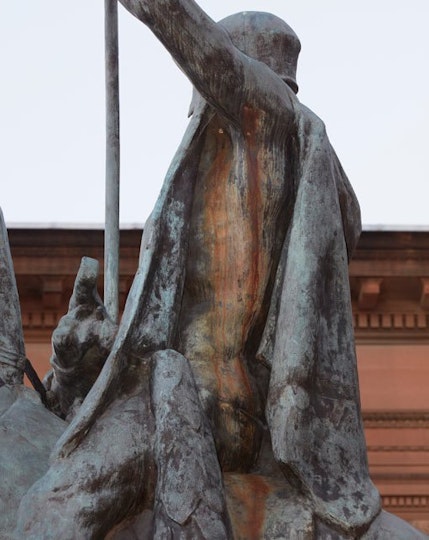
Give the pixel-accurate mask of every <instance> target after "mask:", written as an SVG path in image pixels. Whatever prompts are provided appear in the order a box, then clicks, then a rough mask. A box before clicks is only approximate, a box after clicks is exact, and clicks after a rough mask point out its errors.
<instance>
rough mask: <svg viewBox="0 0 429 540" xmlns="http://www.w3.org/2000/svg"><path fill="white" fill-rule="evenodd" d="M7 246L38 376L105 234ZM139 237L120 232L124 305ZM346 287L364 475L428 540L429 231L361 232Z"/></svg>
mask: <svg viewBox="0 0 429 540" xmlns="http://www.w3.org/2000/svg"><path fill="white" fill-rule="evenodd" d="M9 239H10V244H11V250H12V256H13V260H14V265H15V273H16V276H17V283H18V289H19V293H20V299H21V309H22V320H23V327H24V334H25V339H26V349H27V356H28V357H29V358H30V360H31V362H32V363H33V365H34V366H35V367H36V369H37V371H38V372H39V375H40V376H41V377H43V375H44V373H45V372H46V371H47V370H48V369H49V357H50V354H51V353H50V336H51V334H52V331H53V329H54V328H55V326H56V324H57V322H58V320H59V318H60V317H61V316H62V315H63V314H64V313H66V311H67V305H68V300H69V298H70V295H71V292H72V288H73V282H74V278H75V275H76V272H77V270H78V267H79V264H80V259H81V257H82V256H84V255H85V256H90V257H94V258H96V259H98V260H99V261H100V263H101V261H102V260H103V231H102V230H99V229H91V228H86V229H83V228H81V229H78V228H76V229H70V228H69V229H56V228H31V229H30V228H22V227H12V228H10V229H9ZM140 239H141V229H137V228H136V229H124V230H122V231H121V252H120V261H121V263H120V274H121V275H120V294H121V299H120V301H121V305H122V306H123V304H124V302H125V298H126V295H127V292H128V290H129V288H130V286H131V283H132V279H133V276H134V273H135V271H136V269H137V264H138V251H139V244H140ZM101 266H102V263H101ZM101 271H102V269H101ZM350 286H351V292H352V304H353V315H354V324H355V334H356V347H357V356H358V369H359V377H360V390H361V400H362V410H363V417H364V424H365V432H366V439H367V446H368V456H369V463H370V470H371V474H372V477H373V480H374V481H375V483H376V485H377V487H378V488H379V490H380V492H381V495H382V497H383V505H384V507H385V509H386V510H388V511H390V512H393V513H395V514H396V515H398V516H400V517H402V518H404V519H406V520H408V521H410V522H411V523H413V524H414V525H415V526H417V527H419V528H420V529H421V530H424V531H425V532H428V533H429V232H427V231H426V232H425V231H408V232H407V231H399V230H398V231H376V230H374V231H370V230H368V231H364V232H363V234H362V236H361V239H360V242H359V244H358V248H357V250H356V252H355V255H354V258H353V260H352V262H351V264H350ZM102 289H103V287H102V283H100V287H99V290H100V292H102Z"/></svg>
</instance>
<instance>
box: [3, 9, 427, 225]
mask: <svg viewBox="0 0 429 540" xmlns="http://www.w3.org/2000/svg"><path fill="white" fill-rule="evenodd" d="M153 1H155V0H153ZM199 4H200V5H201V7H202V8H203V9H205V10H206V11H207V13H208V14H209V15H210V16H211V17H213V18H214V19H215V20H218V19H220V18H223V17H225V16H226V15H229V14H231V13H234V12H237V11H242V10H262V11H270V12H272V13H275V14H276V15H278V16H280V17H282V18H283V19H284V20H285V21H286V22H287V23H288V24H290V26H292V28H293V29H294V30H295V32H296V33H297V34H298V36H299V37H300V40H301V43H302V52H301V56H300V61H299V65H298V83H299V85H300V92H299V94H298V97H299V98H300V100H301V101H302V102H303V103H305V104H306V105H307V106H308V107H310V108H311V109H312V110H313V111H314V112H315V113H316V114H318V115H319V116H320V117H321V118H322V119H323V120H324V122H325V124H326V126H327V130H328V135H329V137H330V139H331V141H332V143H333V146H334V148H335V150H336V152H337V154H338V156H339V158H340V160H341V162H342V164H343V167H344V169H345V171H346V173H347V174H348V176H349V178H350V181H351V183H352V185H353V187H354V189H355V191H356V193H357V195H358V198H359V201H360V204H361V210H362V217H363V222H364V224H365V225H384V226H389V225H405V226H414V225H418V226H422V225H423V226H427V225H429V210H428V202H427V201H428V194H429V188H428V182H429V165H428V159H427V156H428V154H429V149H428V147H429V134H428V126H429V70H428V68H427V65H428V52H429V32H428V31H427V25H428V20H429V1H428V0H407V1H399V0H359V1H358V0H354V1H352V0H228V1H227V2H221V1H220V0H200V2H199ZM103 9H104V2H103V1H102V0H75V1H73V2H68V3H66V2H58V0H43V1H41V0H21V1H19V2H16V1H15V2H11V1H6V0H0V65H1V69H2V82H1V87H0V97H1V99H0V195H1V196H0V206H1V207H2V209H3V213H4V215H5V219H6V221H7V222H8V223H10V224H11V223H17V222H19V223H22V222H31V223H89V224H90V223H102V222H103V221H104V37H103V24H104V23H103V16H104V14H103ZM120 68H121V74H120V77H121V81H120V84H121V221H122V222H123V223H127V224H129V223H143V222H144V221H145V219H146V218H147V216H148V214H149V212H150V210H151V208H152V206H153V204H154V201H155V200H156V197H157V194H158V192H159V189H160V186H161V184H162V181H163V178H164V175H165V172H166V170H167V168H168V166H169V163H170V160H171V158H172V157H173V155H174V152H175V150H176V147H177V145H178V144H179V142H180V139H181V137H182V135H183V133H184V131H185V128H186V125H187V122H188V120H187V110H188V105H189V100H190V94H191V90H190V88H191V87H190V84H189V82H188V81H187V80H186V78H185V77H184V75H183V74H182V73H181V72H180V71H179V69H178V68H177V67H176V66H175V64H174V63H173V61H172V60H171V58H170V56H169V54H168V53H167V52H165V51H164V50H163V48H162V46H161V45H160V44H159V43H158V42H157V40H156V39H155V37H154V36H153V35H152V34H151V33H150V32H149V31H148V29H147V28H145V27H144V25H143V24H142V23H140V22H139V21H137V20H136V19H133V17H132V16H131V15H130V14H129V13H127V12H126V11H125V10H124V9H123V8H122V7H120Z"/></svg>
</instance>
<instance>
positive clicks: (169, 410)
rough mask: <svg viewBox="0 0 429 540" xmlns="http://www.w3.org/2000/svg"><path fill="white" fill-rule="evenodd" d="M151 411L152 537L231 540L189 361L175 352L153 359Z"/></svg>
mask: <svg viewBox="0 0 429 540" xmlns="http://www.w3.org/2000/svg"><path fill="white" fill-rule="evenodd" d="M152 407H153V413H154V416H155V422H156V436H155V460H156V463H157V466H158V482H157V488H156V503H155V508H154V532H153V535H154V536H153V537H154V538H156V539H164V538H169V539H170V538H171V539H174V538H181V539H182V538H183V539H185V538H186V539H187V538H189V539H192V540H197V539H207V540H208V539H210V540H221V539H222V540H223V539H226V538H231V537H232V535H231V532H230V531H231V529H230V523H229V517H228V514H227V509H226V502H225V495H224V488H223V481H222V475H221V471H220V466H219V461H218V459H217V455H216V448H215V444H214V439H213V435H212V432H211V429H210V425H209V421H208V419H207V417H206V414H205V413H204V411H203V409H202V407H201V403H200V400H199V396H198V391H197V387H196V384H195V381H194V377H193V375H192V372H191V368H190V366H189V363H188V361H187V360H186V359H185V358H184V357H183V356H182V355H181V354H179V353H177V352H175V351H172V350H167V351H161V352H158V353H155V354H154V356H153V372H152Z"/></svg>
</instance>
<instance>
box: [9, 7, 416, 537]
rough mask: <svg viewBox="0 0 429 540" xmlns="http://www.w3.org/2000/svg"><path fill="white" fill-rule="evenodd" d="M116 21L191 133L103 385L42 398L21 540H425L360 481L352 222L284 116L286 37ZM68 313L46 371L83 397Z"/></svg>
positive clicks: (160, 20)
mask: <svg viewBox="0 0 429 540" xmlns="http://www.w3.org/2000/svg"><path fill="white" fill-rule="evenodd" d="M122 4H123V5H124V6H125V7H126V8H127V9H128V10H129V11H130V12H131V13H132V14H133V15H135V16H136V17H137V18H138V19H140V20H141V21H142V22H143V23H144V24H146V25H147V26H148V27H149V28H150V29H151V30H152V31H153V32H154V34H155V35H156V36H157V37H158V39H159V40H160V41H161V42H162V43H163V44H164V46H165V47H166V48H167V49H168V50H169V52H170V53H171V54H172V56H173V58H174V60H175V61H176V62H177V63H178V64H179V65H180V67H181V68H182V70H183V72H184V73H185V74H186V75H187V76H188V77H189V79H190V80H191V82H192V84H193V86H194V95H193V101H192V107H191V113H192V119H191V121H190V125H189V128H188V130H187V132H186V133H185V136H184V139H183V141H182V144H181V146H180V148H179V150H178V152H177V154H176V156H175V158H174V160H173V162H172V165H171V167H170V169H169V171H168V174H167V177H166V180H165V183H164V186H163V188H162V191H161V194H160V197H159V199H158V202H157V204H156V206H155V208H154V210H153V213H152V215H151V217H150V219H149V220H148V222H147V223H146V225H145V230H144V234H143V240H142V246H141V255H140V263H139V270H138V272H137V275H136V277H135V280H134V283H133V286H132V289H131V291H130V294H129V297H128V300H127V304H126V307H125V312H124V315H123V318H122V321H121V323H120V325H119V328H118V329H117V332H116V328H114V327H111V328H110V330H108V331H107V334H109V335H110V336H111V338H112V339H111V341H112V342H113V345H111V343H110V341H109V339H106V336H104V341H103V340H102V339H101V337H100V340H99V342H97V347H96V348H97V350H99V351H101V350H108V349H110V348H111V350H110V353H109V354H108V358H107V360H106V361H105V363H104V367H103V368H102V370H101V373H100V375H99V376H98V378H97V380H96V381H95V383H94V384H93V385H92V382H93V380H94V378H95V377H93V378H92V379H91V384H89V385H86V386H85V385H84V384H82V385H78V386H79V388H77V389H74V388H73V387H71V389H70V388H69V389H68V394H67V399H66V400H64V399H61V396H62V395H63V394H62V392H63V391H61V390H59V391H58V384H57V385H56V386H55V385H54V388H56V389H57V393H58V401H59V402H60V408H61V411H62V413H63V416H64V415H68V418H72V417H73V419H72V420H71V423H70V424H69V425H68V427H67V429H66V430H65V431H64V433H63V435H62V436H61V438H60V439H59V441H58V442H57V444H56V447H55V450H54V452H53V454H52V455H51V463H50V467H49V469H48V470H47V472H46V474H44V475H43V476H42V477H41V478H40V479H39V480H38V481H37V482H36V483H35V484H34V485H33V486H32V487H31V489H30V490H29V491H28V493H27V495H26V496H25V497H23V499H22V502H21V505H20V508H19V514H18V518H17V528H16V531H15V534H16V537H17V538H20V539H21V538H43V539H48V538H53V539H57V538H62V539H64V540H67V539H70V540H71V539H83V538H110V539H116V540H120V539H128V538H138V539H140V538H156V539H162V538H189V539H191V538H192V539H197V538H204V539H210V540H212V539H224V538H236V539H251V538H254V539H258V538H266V539H270V540H272V539H275V538H278V539H280V538H299V539H313V538H315V539H327V538H332V539H352V538H353V539H354V538H362V539H371V540H376V539H382V538H390V539H394V538H398V539H399V538H401V539H402V540H403V539H407V538H408V539H412V538H423V535H420V534H419V533H418V532H417V531H414V530H413V529H412V528H411V527H409V526H408V525H406V524H405V523H404V522H402V521H401V520H397V519H396V518H394V517H393V516H390V515H388V514H386V513H383V512H381V508H380V497H379V494H378V492H377V490H376V489H375V487H374V485H373V484H372V482H371V480H370V478H369V474H368V465H367V457H366V449H365V441H364V436H363V428H362V421H361V413H360V403H359V390H358V380H357V371H356V358H355V348H354V339H353V328H352V320H351V305H350V293H349V281H348V272H347V263H348V260H349V258H350V256H351V253H352V252H353V249H354V246H355V244H356V242H357V239H358V237H359V234H360V213H359V207H358V203H357V201H356V198H355V195H354V193H353V190H352V188H351V186H350V184H349V182H348V180H347V178H346V176H345V174H344V172H343V170H342V168H341V165H340V163H339V161H338V159H337V157H336V155H335V152H334V150H333V149H332V146H331V144H330V142H329V140H328V137H327V135H326V130H325V127H324V124H323V122H322V121H321V120H320V119H319V118H318V117H317V116H316V115H315V114H313V113H312V112H311V111H310V110H309V109H307V108H306V107H304V106H303V105H302V104H301V103H300V102H299V100H298V99H297V96H296V93H297V91H298V86H297V83H296V66H297V58H298V53H299V50H300V44H299V40H298V38H297V36H296V35H295V33H294V32H293V31H292V29H291V28H290V27H289V26H288V25H287V24H286V23H284V22H283V21H281V20H280V19H278V18H277V17H275V16H273V15H270V14H267V13H259V12H245V13H240V14H237V15H233V16H231V17H228V18H227V19H224V20H223V21H221V22H220V23H215V22H213V21H212V20H211V19H210V18H209V17H208V16H207V15H206V14H205V13H204V12H203V11H202V10H201V9H200V8H199V6H198V5H197V4H196V3H195V2H194V1H193V0H122ZM78 283H79V280H78ZM78 296H79V297H80V298H81V299H82V303H83V304H84V305H86V304H88V300H87V299H88V294H83V295H78ZM97 302H98V300H97V301H95V304H94V302H93V303H92V304H91V305H92V306H93V308H92V309H90V310H89V312H88V313H89V316H90V315H91V314H93V313H94V309H95V311H96V312H98V311H97V310H98V309H101V311H102V307H100V306H98V307H97V308H94V306H96V305H97ZM78 304H79V302H78V303H77V304H72V305H71V312H70V313H69V316H70V317H71V318H72V319H71V320H72V323H70V319H68V323H67V320H66V321H63V326H62V331H58V332H57V339H58V342H57V346H56V349H55V353H56V356H55V362H54V368H55V367H57V368H58V366H60V368H61V366H62V367H63V368H64V367H66V368H67V369H71V367H72V366H73V365H74V363H75V364H76V365H77V366H79V369H78V372H79V373H81V374H82V377H83V379H85V377H86V375H85V369H83V368H82V366H83V365H84V364H85V360H84V359H85V358H91V357H92V356H91V354H89V353H88V350H90V349H91V347H92V348H93V347H94V342H93V341H91V340H88V339H86V340H84V341H83V342H81V344H80V346H79V347H78V350H76V351H75V352H74V353H73V351H72V354H71V352H70V347H68V345H67V344H70V343H75V342H76V341H75V336H76V335H77V334H79V331H80V330H79V327H80V325H79V324H77V323H76V324H75V321H76V320H77V321H78V322H80V323H81V324H86V322H85V319H86V316H85V313H86V312H85V309H83V310H82V309H78V312H79V313H83V316H81V317H75V318H73V317H74V315H73V313H72V312H73V310H75V309H77V308H78ZM66 323H67V324H68V326H67V325H66ZM69 323H70V324H69ZM64 325H66V326H64ZM65 328H66V329H68V330H67V331H64V329H65ZM103 328H105V327H103ZM103 331H104V330H103ZM100 332H101V333H102V330H101V329H100ZM95 333H96V332H95ZM113 336H115V338H114V340H113ZM102 341H103V346H102V347H100V346H99V344H100V343H101V342H102ZM91 350H93V349H91ZM101 356H103V355H101ZM104 356H106V355H104ZM104 356H103V361H104ZM102 363H103V362H102V361H100V362H97V363H96V364H97V366H98V368H99V367H100V366H101V364H102ZM91 365H94V364H91ZM98 368H97V369H98ZM63 371H64V370H63ZM61 373H62V371H61V369H59V371H58V375H56V380H57V383H59V382H61V381H62V383H61V384H63V385H65V387H67V378H66V379H64V378H61ZM64 381H65V382H64ZM91 385H92V387H91V389H90V391H89V393H88V394H87V395H86V398H85V400H84V401H83V403H82V404H81V405H80V403H81V401H82V398H83V397H84V395H85V394H86V391H87V390H88V388H89V387H90V386H91ZM82 388H84V391H83V390H82ZM64 391H65V390H64ZM75 393H76V394H75ZM74 396H75V397H76V399H74ZM73 405H74V406H73ZM70 407H71V409H70ZM43 472H44V471H43Z"/></svg>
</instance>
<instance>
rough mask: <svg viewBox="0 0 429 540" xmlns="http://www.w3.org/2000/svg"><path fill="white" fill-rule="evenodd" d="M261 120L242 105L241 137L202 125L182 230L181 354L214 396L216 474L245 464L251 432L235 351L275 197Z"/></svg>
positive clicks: (251, 398) (270, 229)
mask: <svg viewBox="0 0 429 540" xmlns="http://www.w3.org/2000/svg"><path fill="white" fill-rule="evenodd" d="M262 115H263V113H262V112H261V111H259V110H257V109H255V108H252V107H250V106H244V107H243V110H242V119H241V120H242V122H241V130H240V132H237V131H235V130H233V129H232V128H231V126H230V125H229V124H228V123H226V122H225V121H224V120H222V118H221V117H219V116H215V117H214V119H213V120H212V121H211V123H210V125H209V126H208V127H207V129H206V132H205V139H204V145H203V149H202V152H201V158H200V163H199V170H198V180H197V183H196V188H195V194H194V204H193V213H192V222H191V227H190V251H189V253H190V255H189V257H188V261H187V267H186V275H187V277H186V280H187V281H186V285H185V301H184V303H183V306H182V309H183V313H184V315H185V319H186V322H185V323H183V320H184V318H183V316H182V317H181V320H182V324H183V326H182V328H181V336H182V338H181V339H182V342H181V352H182V353H183V354H184V355H185V356H186V357H187V358H188V359H189V361H190V362H191V365H192V367H193V371H194V375H195V378H196V381H197V384H198V385H199V388H200V391H202V390H203V391H204V392H203V393H205V395H206V396H207V395H210V396H211V397H212V398H214V400H213V399H211V400H210V399H209V398H207V401H206V404H207V406H208V407H209V408H212V410H211V417H212V418H214V419H215V420H214V423H215V426H214V428H215V431H216V432H217V433H215V439H216V442H217V450H218V454H219V459H220V461H221V465H222V468H223V470H225V471H226V470H230V471H231V470H235V471H237V470H240V471H244V470H246V468H248V467H249V466H250V465H251V464H252V461H253V457H252V456H253V453H254V452H255V441H256V440H257V437H258V430H259V427H258V421H257V417H258V414H259V413H258V407H259V405H258V403H257V402H256V401H257V400H256V399H255V395H254V390H253V384H252V381H251V379H250V375H249V372H248V368H247V362H248V361H252V359H251V358H250V359H247V358H245V357H244V354H245V353H244V351H245V350H246V345H247V341H248V339H249V335H250V334H251V332H252V330H253V327H254V324H255V321H256V319H257V318H258V317H259V315H260V312H261V309H262V305H263V300H264V295H265V289H266V286H267V283H268V280H269V276H270V272H271V264H272V260H273V251H274V245H275V242H274V239H275V237H276V232H277V231H276V230H275V223H276V219H277V217H276V216H277V215H278V208H280V204H279V202H278V201H279V198H281V196H282V195H281V194H282V193H283V188H282V186H283V176H282V174H281V172H282V171H279V170H276V171H275V172H274V173H273V172H272V169H273V165H272V163H273V160H271V159H268V158H267V147H266V145H265V144H264V140H265V138H266V137H267V133H265V132H264V129H265V128H264V122H263V118H262ZM276 163H277V162H276ZM268 176H270V178H269V182H267V177H268ZM268 184H269V185H268ZM273 185H275V186H276V188H275V189H274V190H273V187H272V186H273ZM255 417H256V419H255Z"/></svg>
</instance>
